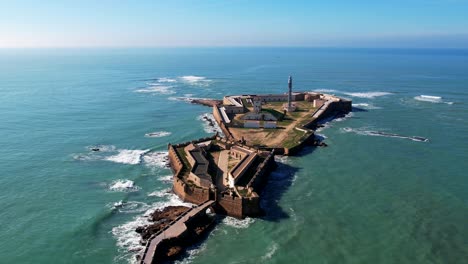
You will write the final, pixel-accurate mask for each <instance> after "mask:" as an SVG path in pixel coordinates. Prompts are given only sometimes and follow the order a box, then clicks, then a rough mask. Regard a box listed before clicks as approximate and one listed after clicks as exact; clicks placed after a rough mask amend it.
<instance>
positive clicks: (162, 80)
mask: <svg viewBox="0 0 468 264" xmlns="http://www.w3.org/2000/svg"><path fill="white" fill-rule="evenodd" d="M158 82H159V83H176V82H177V80H176V79H172V78H167V77H162V78H158Z"/></svg>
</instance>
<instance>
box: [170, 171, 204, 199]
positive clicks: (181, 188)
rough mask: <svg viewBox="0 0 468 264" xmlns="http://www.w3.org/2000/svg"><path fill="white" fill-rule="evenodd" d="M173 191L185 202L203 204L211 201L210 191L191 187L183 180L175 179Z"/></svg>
mask: <svg viewBox="0 0 468 264" xmlns="http://www.w3.org/2000/svg"><path fill="white" fill-rule="evenodd" d="M172 190H173V191H174V193H175V194H177V196H179V198H180V199H181V200H182V201H184V202H189V203H194V204H201V203H204V202H205V201H208V200H209V199H210V190H209V189H202V188H198V187H194V186H189V185H187V184H186V183H185V182H183V181H182V180H181V179H179V178H177V177H174V179H173V182H172Z"/></svg>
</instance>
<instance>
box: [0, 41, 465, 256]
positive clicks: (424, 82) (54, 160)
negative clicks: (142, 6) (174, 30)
mask: <svg viewBox="0 0 468 264" xmlns="http://www.w3.org/2000/svg"><path fill="white" fill-rule="evenodd" d="M289 75H292V76H293V78H294V87H293V89H294V90H297V91H309V90H319V91H324V92H328V93H333V94H336V95H338V96H343V97H346V98H350V99H352V100H353V104H354V111H353V112H352V113H351V114H349V115H348V116H346V117H344V118H339V119H336V120H334V121H331V122H329V123H327V124H326V127H325V128H322V129H321V130H320V131H319V132H318V133H319V134H321V135H322V136H323V137H325V138H326V139H325V142H326V143H327V144H328V147H326V148H317V149H314V148H306V149H304V150H303V151H302V153H301V155H300V156H297V157H278V159H277V160H278V163H279V167H278V169H277V170H276V171H275V172H274V173H272V175H271V178H270V181H269V185H268V187H267V189H266V191H265V198H264V200H263V201H262V206H263V207H264V208H265V209H266V211H267V215H266V216H265V217H263V218H260V219H252V218H247V219H245V220H242V221H240V220H235V219H233V218H229V217H228V218H225V219H223V220H221V223H220V224H219V225H218V226H217V227H216V228H215V230H214V231H213V232H212V233H211V234H210V235H209V236H208V238H207V239H206V240H205V241H203V242H202V243H200V244H198V245H196V246H194V247H193V248H191V249H190V250H189V253H188V255H187V256H186V258H184V259H183V260H181V261H180V262H182V263H193V264H196V263H204V264H205V263H208V264H209V263H221V262H222V263H232V264H234V263H467V262H468V176H467V175H468V172H467V171H468V103H467V102H468V51H467V50H402V49H400V50H392V49H306V48H190V49H188V48H187V49H185V48H184V49H183V48H178V49H57V50H54V49H30V50H28V49H25V50H20V49H4V50H0V186H1V187H2V191H1V192H0V209H1V210H0V223H1V228H0V263H129V262H130V263H131V262H132V261H134V255H135V254H136V253H137V252H138V251H139V250H141V248H142V246H141V245H140V244H139V235H138V234H137V233H136V232H134V229H135V228H136V227H137V226H139V225H142V224H145V223H146V218H145V214H147V213H148V212H151V210H154V209H157V208H162V207H164V206H167V205H174V204H182V202H181V201H180V200H179V199H178V198H177V197H175V196H174V195H172V194H170V193H169V192H168V191H169V190H170V186H171V182H170V179H171V176H172V174H171V171H170V170H169V169H168V168H167V167H166V165H167V152H166V149H167V144H168V143H169V142H171V143H177V142H182V141H186V140H190V139H195V138H199V137H204V136H207V135H210V134H212V133H213V132H214V129H212V128H211V127H209V126H208V124H207V123H206V122H205V121H204V120H203V118H202V117H203V116H204V115H207V116H209V114H210V113H211V109H210V108H207V107H203V106H199V105H193V104H190V103H189V102H187V101H188V98H222V96H223V95H225V94H246V93H280V92H285V91H286V89H287V79H288V76H289ZM414 136H416V137H422V138H426V139H428V140H427V141H426V142H422V141H417V140H414V139H415V138H414ZM92 148H99V149H100V150H101V151H99V152H95V151H92ZM119 201H124V202H126V203H125V204H124V206H123V207H121V208H115V207H114V204H115V203H118V202H119Z"/></svg>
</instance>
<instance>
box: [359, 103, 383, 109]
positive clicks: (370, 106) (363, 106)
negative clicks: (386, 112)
mask: <svg viewBox="0 0 468 264" xmlns="http://www.w3.org/2000/svg"><path fill="white" fill-rule="evenodd" d="M353 107H358V108H364V109H381V107H378V106H375V105H373V104H369V103H357V104H355V103H353Z"/></svg>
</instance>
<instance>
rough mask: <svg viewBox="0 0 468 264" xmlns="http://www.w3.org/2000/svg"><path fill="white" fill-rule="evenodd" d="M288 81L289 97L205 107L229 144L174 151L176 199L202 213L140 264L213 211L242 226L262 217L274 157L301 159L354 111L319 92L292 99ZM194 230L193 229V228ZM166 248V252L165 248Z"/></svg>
mask: <svg viewBox="0 0 468 264" xmlns="http://www.w3.org/2000/svg"><path fill="white" fill-rule="evenodd" d="M292 86H293V80H292V77H289V80H288V90H287V93H284V94H250V95H235V96H225V97H224V98H223V100H222V102H221V101H214V100H203V101H201V102H197V103H202V104H205V105H207V104H210V105H212V107H213V116H214V119H215V120H216V123H217V124H218V125H219V127H220V128H221V130H222V132H223V134H224V135H223V136H221V135H219V134H218V133H217V134H216V135H213V136H211V137H206V138H201V139H197V140H192V141H189V142H184V143H179V144H168V150H169V161H170V166H171V168H172V170H173V172H174V177H173V188H172V189H173V191H174V193H175V194H177V195H178V196H179V197H180V198H181V199H182V200H183V201H186V202H190V203H194V204H197V205H199V206H198V207H194V208H192V209H190V210H189V211H188V212H186V213H185V214H184V215H183V216H180V217H179V218H177V219H176V220H175V221H174V222H173V223H171V224H170V225H169V226H168V227H167V228H165V229H163V230H162V231H160V232H159V233H157V234H155V235H153V236H152V237H151V238H150V239H149V240H148V242H147V244H146V250H145V252H144V254H143V256H142V258H141V263H156V259H157V258H158V257H157V256H159V255H161V254H162V253H161V252H167V243H170V241H175V240H174V239H179V240H180V239H181V238H183V237H187V235H188V234H189V233H190V230H192V231H193V230H195V229H196V228H194V226H196V225H197V221H198V222H199V220H197V219H201V218H203V217H204V215H205V214H206V210H205V209H206V208H208V207H209V208H211V209H212V211H214V212H215V213H217V214H222V215H228V216H232V217H236V218H244V217H246V216H259V215H261V214H262V209H261V208H260V194H261V191H262V189H263V188H264V186H265V184H266V182H267V177H268V175H269V172H270V171H272V170H273V169H274V168H275V167H276V163H275V160H274V155H294V154H296V153H297V152H298V151H299V150H300V149H301V148H302V147H303V146H305V145H307V144H314V143H315V144H317V142H316V140H315V136H314V131H315V129H316V128H317V126H319V124H318V121H320V120H323V119H324V118H333V117H335V116H337V115H343V114H346V113H348V112H350V111H351V101H350V100H347V99H343V98H339V97H336V96H334V95H328V94H323V93H318V92H293V89H292ZM190 227H193V228H190ZM164 245H166V246H164Z"/></svg>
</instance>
